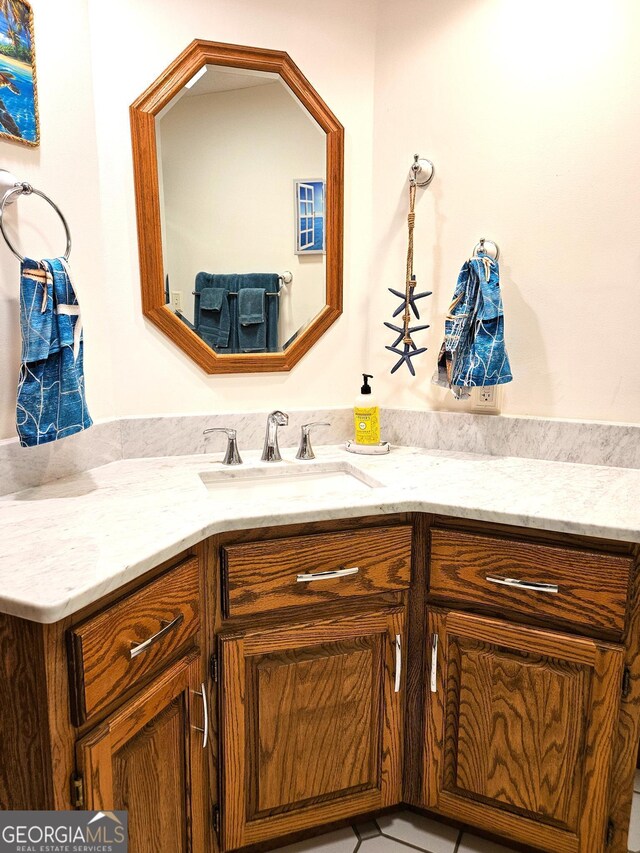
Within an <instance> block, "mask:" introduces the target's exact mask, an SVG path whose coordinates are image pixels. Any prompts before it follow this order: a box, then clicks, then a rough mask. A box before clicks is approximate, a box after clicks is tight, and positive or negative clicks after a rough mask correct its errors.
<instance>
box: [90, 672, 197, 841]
mask: <svg viewBox="0 0 640 853" xmlns="http://www.w3.org/2000/svg"><path fill="white" fill-rule="evenodd" d="M200 673H201V664H200V660H199V657H198V656H191V657H188V658H184V659H182V660H180V661H178V663H176V664H174V665H173V666H172V667H170V668H168V669H167V670H166V671H165V672H164V673H163V674H162V675H160V676H159V677H158V678H156V679H155V680H154V681H153V682H152V684H151V685H150V686H149V687H147V688H146V689H145V690H143V691H142V692H141V693H140V694H139V695H138V696H137V697H136V698H135V699H133V700H132V701H131V702H129V703H127V704H126V705H124V706H123V707H122V708H121V709H120V710H119V711H117V712H116V713H114V714H113V715H112V716H111V717H109V718H108V719H107V720H105V722H104V723H102V724H101V725H100V726H98V727H97V728H96V729H95V730H93V731H92V732H91V733H90V734H89V735H87V736H86V737H85V738H83V739H82V740H81V741H80V742H79V743H78V746H77V758H78V765H79V769H80V772H81V773H82V776H83V779H84V789H85V806H84V807H85V808H87V809H102V810H105V809H106V810H117V809H124V810H126V811H128V821H129V850H130V853H202V851H203V850H204V849H205V835H206V823H205V819H206V817H205V816H206V814H207V811H208V809H207V806H206V803H207V798H206V794H205V791H206V788H205V765H206V761H205V758H206V747H205V748H203V744H204V731H203V730H205V729H206V730H207V734H208V722H206V723H205V710H206V709H205V705H204V703H203V699H202V696H201V695H197V694H202V692H203V685H202V684H201V683H200ZM207 746H208V745H207Z"/></svg>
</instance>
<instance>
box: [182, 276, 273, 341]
mask: <svg viewBox="0 0 640 853" xmlns="http://www.w3.org/2000/svg"><path fill="white" fill-rule="evenodd" d="M279 289H280V280H279V277H278V274H277V273H246V274H235V273H234V274H228V273H207V272H199V273H198V275H197V276H196V282H195V306H194V318H195V320H194V327H195V331H196V332H197V334H198V335H199V336H200V337H201V338H202V339H203V340H204V341H205V343H207V344H209V346H211V347H212V348H213V349H215V351H216V352H218V353H242V352H244V353H261V352H278V316H279V304H278V303H279V300H278V297H277V296H274V295H272V296H268V294H277V293H278V292H279Z"/></svg>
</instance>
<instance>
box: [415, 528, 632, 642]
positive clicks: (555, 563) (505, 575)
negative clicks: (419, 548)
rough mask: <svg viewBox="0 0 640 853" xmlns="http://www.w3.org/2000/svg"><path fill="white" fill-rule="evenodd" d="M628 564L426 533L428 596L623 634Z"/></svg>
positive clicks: (457, 534)
mask: <svg viewBox="0 0 640 853" xmlns="http://www.w3.org/2000/svg"><path fill="white" fill-rule="evenodd" d="M631 567H632V561H631V559H630V558H628V557H623V556H616V555H613V554H603V553H600V552H598V551H586V550H584V551H583V550H578V549H573V548H563V547H559V546H554V545H544V544H537V543H534V542H518V541H517V540H513V539H501V538H498V537H493V536H479V535H475V534H471V533H460V532H458V531H450V530H441V529H438V528H435V529H434V530H432V531H431V570H430V592H431V594H432V595H433V596H438V597H441V598H446V599H448V600H451V599H453V600H455V601H463V602H469V603H471V604H484V605H487V606H489V607H492V608H494V609H495V608H498V609H500V608H507V609H509V610H512V611H515V612H520V613H524V614H527V615H538V616H541V617H544V618H547V619H557V620H561V621H562V622H565V623H566V622H570V623H571V624H572V625H576V626H580V627H582V626H584V627H586V628H588V629H590V630H594V629H602V630H604V631H607V632H608V633H610V634H617V635H620V634H621V633H622V631H623V630H624V624H625V614H626V608H627V594H628V590H629V579H630V573H631Z"/></svg>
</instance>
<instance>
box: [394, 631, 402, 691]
mask: <svg viewBox="0 0 640 853" xmlns="http://www.w3.org/2000/svg"><path fill="white" fill-rule="evenodd" d="M395 646H396V683H395V692H396V693H400V682H401V679H402V637H401V636H400V634H396V643H395Z"/></svg>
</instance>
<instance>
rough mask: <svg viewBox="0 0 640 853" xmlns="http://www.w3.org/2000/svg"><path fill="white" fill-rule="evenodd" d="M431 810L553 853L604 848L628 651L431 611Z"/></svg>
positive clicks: (594, 852) (596, 851)
mask: <svg viewBox="0 0 640 853" xmlns="http://www.w3.org/2000/svg"><path fill="white" fill-rule="evenodd" d="M428 659H429V660H428V664H429V677H428V684H427V703H426V704H427V727H426V732H427V737H426V740H427V743H426V753H425V755H426V761H425V805H426V806H427V807H430V808H433V809H435V810H437V811H438V812H440V813H441V814H444V815H447V816H450V817H453V818H457V819H463V820H464V821H465V822H467V823H470V824H472V825H474V826H476V827H479V828H481V829H485V830H487V831H490V832H494V833H499V834H501V835H504V836H505V837H507V838H510V839H513V840H515V841H517V842H520V843H522V844H527V845H531V846H533V847H536V848H538V849H540V850H546V851H549V853H599V852H600V851H603V850H604V849H605V846H606V836H607V830H608V797H609V782H610V774H611V763H612V743H613V738H614V733H615V730H616V725H617V720H618V712H619V703H620V695H621V682H622V673H623V666H624V649H623V648H622V647H621V646H616V645H612V644H609V643H605V642H601V641H597V640H592V639H587V638H583V637H574V636H570V635H567V634H561V633H556V632H553V631H548V630H542V629H539V628H530V627H523V626H518V625H515V624H512V623H509V622H504V621H502V620H498V619H489V618H484V617H480V616H474V615H471V614H468V613H462V612H456V611H451V610H442V609H438V608H430V611H429V615H428Z"/></svg>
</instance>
